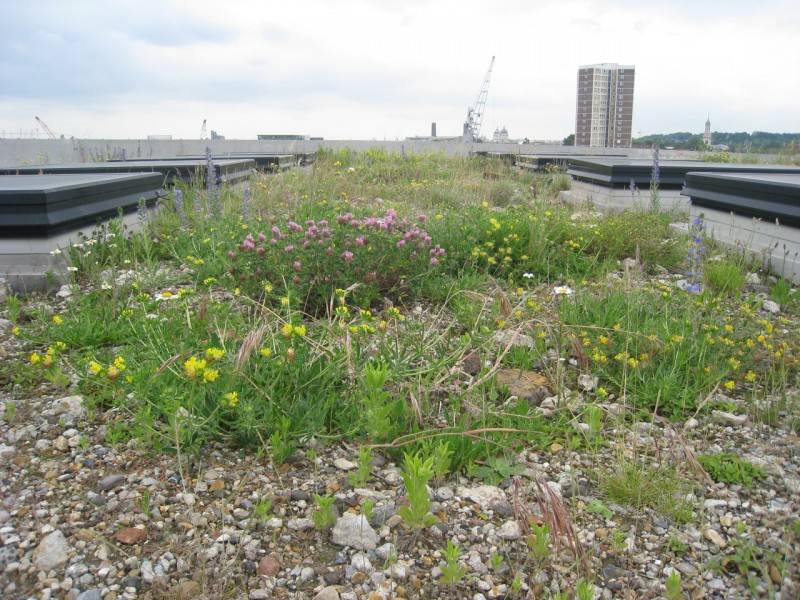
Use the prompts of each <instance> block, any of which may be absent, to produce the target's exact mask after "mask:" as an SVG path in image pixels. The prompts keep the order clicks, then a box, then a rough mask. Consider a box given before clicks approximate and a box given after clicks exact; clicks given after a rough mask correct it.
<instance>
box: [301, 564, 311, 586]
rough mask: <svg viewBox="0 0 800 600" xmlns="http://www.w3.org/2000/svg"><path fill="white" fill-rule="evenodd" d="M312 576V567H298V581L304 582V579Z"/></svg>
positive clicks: (309, 578)
mask: <svg viewBox="0 0 800 600" xmlns="http://www.w3.org/2000/svg"><path fill="white" fill-rule="evenodd" d="M313 578H314V569H312V568H311V567H303V568H302V569H300V577H299V579H300V581H302V582H303V583H305V582H306V581H309V580H311V579H313Z"/></svg>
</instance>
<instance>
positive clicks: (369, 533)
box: [331, 513, 379, 550]
mask: <svg viewBox="0 0 800 600" xmlns="http://www.w3.org/2000/svg"><path fill="white" fill-rule="evenodd" d="M378 539H379V538H378V534H377V533H375V530H374V529H372V526H371V525H370V524H369V521H367V518H366V517H365V516H364V515H354V514H353V513H345V514H343V515H342V516H341V517H339V518H338V519H337V520H336V524H335V525H334V526H333V531H332V532H331V541H332V542H333V543H334V544H336V545H338V546H349V547H350V548H356V549H358V550H374V549H375V548H376V547H377V545H378Z"/></svg>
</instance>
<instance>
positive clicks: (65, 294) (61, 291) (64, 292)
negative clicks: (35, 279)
mask: <svg viewBox="0 0 800 600" xmlns="http://www.w3.org/2000/svg"><path fill="white" fill-rule="evenodd" d="M70 296H72V286H71V285H70V284H68V283H65V284H64V285H62V286H61V287H60V288H58V291H57V292H56V297H58V298H69V297H70Z"/></svg>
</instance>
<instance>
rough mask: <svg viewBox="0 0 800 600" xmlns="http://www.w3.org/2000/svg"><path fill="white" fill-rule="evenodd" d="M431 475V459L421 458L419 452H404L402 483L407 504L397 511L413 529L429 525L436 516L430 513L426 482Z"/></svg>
mask: <svg viewBox="0 0 800 600" xmlns="http://www.w3.org/2000/svg"><path fill="white" fill-rule="evenodd" d="M432 477H433V459H432V458H427V459H424V460H423V459H422V457H421V456H420V455H419V454H406V455H405V460H404V464H403V483H404V484H405V487H406V496H407V498H408V505H407V506H403V507H401V508H400V510H398V511H397V513H398V514H399V515H400V517H401V518H402V519H403V520H404V521H405V522H406V524H407V525H408V526H410V527H412V528H414V529H423V528H425V527H430V526H431V525H433V524H434V523H435V522H436V517H435V516H433V515H432V514H431V513H430V505H431V501H430V498H429V497H428V482H429V481H430V480H431V478H432Z"/></svg>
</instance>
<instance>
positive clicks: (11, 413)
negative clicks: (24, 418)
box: [3, 402, 17, 423]
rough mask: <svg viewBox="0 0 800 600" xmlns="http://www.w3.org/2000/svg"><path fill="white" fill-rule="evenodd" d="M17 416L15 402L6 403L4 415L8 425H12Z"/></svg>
mask: <svg viewBox="0 0 800 600" xmlns="http://www.w3.org/2000/svg"><path fill="white" fill-rule="evenodd" d="M16 416H17V405H16V404H14V403H13V402H6V410H5V412H4V413H3V418H4V419H5V421H6V423H11V422H12V421H13V420H14V417H16Z"/></svg>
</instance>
